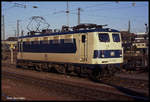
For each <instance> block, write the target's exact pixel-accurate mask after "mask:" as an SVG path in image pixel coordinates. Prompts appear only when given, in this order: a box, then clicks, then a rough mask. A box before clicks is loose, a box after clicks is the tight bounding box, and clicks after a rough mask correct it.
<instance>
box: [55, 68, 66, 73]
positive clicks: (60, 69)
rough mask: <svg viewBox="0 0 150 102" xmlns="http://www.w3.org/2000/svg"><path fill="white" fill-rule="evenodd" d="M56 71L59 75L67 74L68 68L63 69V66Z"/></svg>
mask: <svg viewBox="0 0 150 102" xmlns="http://www.w3.org/2000/svg"><path fill="white" fill-rule="evenodd" d="M56 70H57V72H58V73H62V74H65V73H66V68H65V67H63V66H59V67H57V68H56Z"/></svg>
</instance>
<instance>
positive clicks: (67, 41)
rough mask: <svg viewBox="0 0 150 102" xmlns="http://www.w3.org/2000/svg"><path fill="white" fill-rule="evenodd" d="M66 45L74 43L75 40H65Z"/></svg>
mask: <svg viewBox="0 0 150 102" xmlns="http://www.w3.org/2000/svg"><path fill="white" fill-rule="evenodd" d="M64 43H73V39H64Z"/></svg>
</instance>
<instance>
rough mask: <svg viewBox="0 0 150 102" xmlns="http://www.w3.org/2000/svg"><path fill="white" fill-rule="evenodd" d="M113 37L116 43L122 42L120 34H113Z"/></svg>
mask: <svg viewBox="0 0 150 102" xmlns="http://www.w3.org/2000/svg"><path fill="white" fill-rule="evenodd" d="M112 37H113V41H114V42H120V37H119V34H112Z"/></svg>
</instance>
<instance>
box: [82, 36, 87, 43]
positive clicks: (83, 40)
mask: <svg viewBox="0 0 150 102" xmlns="http://www.w3.org/2000/svg"><path fill="white" fill-rule="evenodd" d="M85 39H86V36H85V35H82V42H83V43H85Z"/></svg>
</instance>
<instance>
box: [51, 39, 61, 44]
mask: <svg viewBox="0 0 150 102" xmlns="http://www.w3.org/2000/svg"><path fill="white" fill-rule="evenodd" d="M52 44H60V39H55V40H52Z"/></svg>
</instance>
